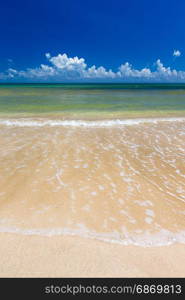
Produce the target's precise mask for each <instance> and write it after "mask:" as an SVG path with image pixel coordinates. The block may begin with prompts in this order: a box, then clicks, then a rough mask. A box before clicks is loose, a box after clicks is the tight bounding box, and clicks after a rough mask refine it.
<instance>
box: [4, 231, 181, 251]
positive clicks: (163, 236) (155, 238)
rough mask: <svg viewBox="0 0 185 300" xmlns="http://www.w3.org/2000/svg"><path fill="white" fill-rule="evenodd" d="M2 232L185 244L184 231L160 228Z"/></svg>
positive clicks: (142, 243) (138, 243)
mask: <svg viewBox="0 0 185 300" xmlns="http://www.w3.org/2000/svg"><path fill="white" fill-rule="evenodd" d="M0 232H2V233H16V234H23V235H40V236H48V237H52V236H59V235H61V236H64V235H65V236H66V235H68V236H77V237H82V238H90V239H95V240H100V241H104V242H108V243H115V244H120V245H124V246H129V245H134V246H141V247H160V246H168V245H172V244H175V243H181V244H185V231H179V232H171V231H169V230H166V229H161V230H160V231H159V232H157V233H151V232H149V231H146V232H144V233H142V234H139V235H134V234H133V233H125V237H124V238H121V237H120V234H119V233H118V232H112V233H111V232H110V233H97V232H95V231H90V230H88V229H87V228H85V227H84V226H82V227H81V228H79V229H69V228H63V229H62V228H51V229H21V228H17V227H0Z"/></svg>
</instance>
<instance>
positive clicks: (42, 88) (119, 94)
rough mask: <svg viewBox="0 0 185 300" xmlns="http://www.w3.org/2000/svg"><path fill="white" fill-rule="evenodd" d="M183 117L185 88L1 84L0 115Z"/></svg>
mask: <svg viewBox="0 0 185 300" xmlns="http://www.w3.org/2000/svg"><path fill="white" fill-rule="evenodd" d="M147 112H148V113H149V112H150V113H153V114H154V115H157V114H158V113H159V114H172V113H174V114H179V113H180V114H183V112H185V84H1V85H0V113H2V114H6V113H7V114H15V113H16V114H19V113H21V114H22V113H23V114H44V113H46V114H48V113H59V114H60V113H61V114H78V113H81V114H87V115H88V114H95V115H96V114H102V115H106V114H107V115H108V114H115V115H116V114H117V115H119V114H120V115H122V114H123V115H124V114H129V113H131V114H133V113H136V114H137V113H138V114H147Z"/></svg>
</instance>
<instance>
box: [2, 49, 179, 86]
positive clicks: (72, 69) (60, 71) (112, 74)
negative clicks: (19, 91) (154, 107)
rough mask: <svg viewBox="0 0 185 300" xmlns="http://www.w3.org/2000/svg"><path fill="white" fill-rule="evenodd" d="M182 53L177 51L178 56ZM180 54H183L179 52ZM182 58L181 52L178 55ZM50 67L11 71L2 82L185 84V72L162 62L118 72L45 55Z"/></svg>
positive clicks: (125, 66)
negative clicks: (154, 82) (148, 82)
mask: <svg viewBox="0 0 185 300" xmlns="http://www.w3.org/2000/svg"><path fill="white" fill-rule="evenodd" d="M177 51H179V50H175V51H174V53H176V52H177ZM179 52H180V51H179ZM174 55H176V56H179V54H178V53H176V54H174ZM45 57H46V60H47V64H41V65H40V66H38V67H37V68H27V69H25V70H16V69H13V68H9V69H7V70H6V71H5V72H2V73H0V79H1V80H4V81H5V80H22V81H23V80H25V79H26V80H31V81H32V80H35V81H37V80H38V81H70V80H77V81H78V80H80V81H81V80H82V81H83V80H86V81H91V80H95V81H98V80H113V81H163V82H165V81H167V82H168V81H169V82H170V81H171V82H172V81H175V82H176V81H184V80H185V71H177V70H173V69H171V68H170V67H165V66H164V65H163V63H162V62H161V60H160V59H158V60H157V61H156V63H155V70H152V69H150V68H146V67H144V68H142V69H135V68H134V67H133V66H132V65H131V64H130V63H129V62H126V63H124V64H121V65H120V66H119V67H118V68H117V70H116V71H113V70H111V69H106V68H105V67H104V66H99V67H96V66H95V65H93V66H88V65H87V64H86V62H85V59H84V58H79V57H77V56H74V57H68V55H67V54H66V53H64V54H58V55H56V56H51V54H50V53H46V54H45Z"/></svg>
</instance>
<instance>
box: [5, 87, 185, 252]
mask: <svg viewBox="0 0 185 300" xmlns="http://www.w3.org/2000/svg"><path fill="white" fill-rule="evenodd" d="M184 96H185V85H126V84H125V85H120V84H115V85H108V84H106V85H100V84H98V85H87V84H86V85H74V84H73V85H39V84H37V85H11V86H9V85H6V86H2V85H1V86H0V231H1V232H15V233H20V234H40V235H47V236H50V235H60V234H67V235H79V236H83V237H85V238H95V239H100V240H103V241H106V242H115V243H120V244H123V245H130V244H134V245H138V246H160V245H168V244H172V243H177V242H178V243H185V97H184Z"/></svg>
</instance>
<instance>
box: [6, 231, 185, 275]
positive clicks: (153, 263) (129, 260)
mask: <svg viewBox="0 0 185 300" xmlns="http://www.w3.org/2000/svg"><path fill="white" fill-rule="evenodd" d="M184 253H185V245H182V244H174V245H171V246H163V247H148V248H144V247H136V246H122V245H118V244H110V243H106V242H101V241H97V240H91V239H86V238H79V237H73V236H71V237H70V236H55V237H54V236H53V237H44V236H28V235H19V234H10V233H1V234H0V257H1V264H0V277H184V276H185V261H184Z"/></svg>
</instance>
